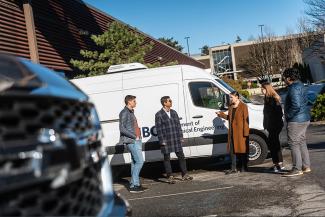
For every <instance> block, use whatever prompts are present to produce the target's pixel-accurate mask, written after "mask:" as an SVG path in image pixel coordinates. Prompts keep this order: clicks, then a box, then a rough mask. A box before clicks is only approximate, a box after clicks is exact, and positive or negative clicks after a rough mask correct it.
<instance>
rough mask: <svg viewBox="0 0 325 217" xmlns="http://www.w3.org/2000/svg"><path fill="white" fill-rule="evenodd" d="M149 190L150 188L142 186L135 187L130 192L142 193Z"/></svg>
mask: <svg viewBox="0 0 325 217" xmlns="http://www.w3.org/2000/svg"><path fill="white" fill-rule="evenodd" d="M146 190H148V188H145V187H142V186H134V187H130V189H129V192H130V193H142V192H145V191H146Z"/></svg>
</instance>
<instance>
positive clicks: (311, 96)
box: [306, 83, 325, 105]
mask: <svg viewBox="0 0 325 217" xmlns="http://www.w3.org/2000/svg"><path fill="white" fill-rule="evenodd" d="M306 88H307V96H308V103H309V105H313V104H314V103H315V102H316V99H317V97H318V95H320V94H323V93H325V84H324V83H319V84H311V85H309V86H307V87H306Z"/></svg>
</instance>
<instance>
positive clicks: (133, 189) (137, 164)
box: [119, 95, 147, 193]
mask: <svg viewBox="0 0 325 217" xmlns="http://www.w3.org/2000/svg"><path fill="white" fill-rule="evenodd" d="M124 102H125V107H124V109H123V110H122V111H121V112H120V115H119V118H120V125H119V126H120V142H121V143H123V144H125V145H126V146H127V147H128V149H129V151H130V153H131V158H132V159H131V181H130V188H129V191H130V193H140V192H144V191H145V190H147V189H146V188H144V187H142V186H141V185H140V177H139V175H140V171H141V169H142V166H143V163H144V160H143V156H142V141H141V131H140V128H139V125H138V122H137V119H136V117H135V115H134V108H135V107H136V104H137V103H136V97H135V96H132V95H127V96H126V97H125V100H124Z"/></svg>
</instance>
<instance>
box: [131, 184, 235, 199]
mask: <svg viewBox="0 0 325 217" xmlns="http://www.w3.org/2000/svg"><path fill="white" fill-rule="evenodd" d="M233 187H234V186H229V187H222V188H210V189H205V190H200V191H188V192H182V193H176V194H165V195H158V196H151V197H140V198H133V199H128V201H132V200H145V199H153V198H162V197H171V196H178V195H184V194H194V193H202V192H207V191H217V190H225V189H230V188H233Z"/></svg>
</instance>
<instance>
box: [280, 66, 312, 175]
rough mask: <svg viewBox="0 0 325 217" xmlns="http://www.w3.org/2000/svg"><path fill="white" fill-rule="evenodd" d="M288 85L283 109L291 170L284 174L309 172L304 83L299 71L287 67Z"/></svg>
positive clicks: (285, 74)
mask: <svg viewBox="0 0 325 217" xmlns="http://www.w3.org/2000/svg"><path fill="white" fill-rule="evenodd" d="M283 79H284V81H285V83H286V84H287V85H288V93H287V97H286V100H285V105H284V110H285V118H286V121H287V133H288V144H289V145H290V147H291V156H292V170H291V171H290V172H289V173H287V174H285V175H284V176H288V177H290V176H299V175H302V174H303V173H308V172H310V171H311V170H310V159H309V152H308V149H307V144H306V131H307V128H308V126H309V123H310V111H309V109H308V107H307V103H308V99H307V94H306V89H305V87H304V85H303V84H302V83H301V82H300V81H299V71H298V70H297V69H293V68H289V69H286V70H285V71H284V72H283Z"/></svg>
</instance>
